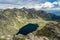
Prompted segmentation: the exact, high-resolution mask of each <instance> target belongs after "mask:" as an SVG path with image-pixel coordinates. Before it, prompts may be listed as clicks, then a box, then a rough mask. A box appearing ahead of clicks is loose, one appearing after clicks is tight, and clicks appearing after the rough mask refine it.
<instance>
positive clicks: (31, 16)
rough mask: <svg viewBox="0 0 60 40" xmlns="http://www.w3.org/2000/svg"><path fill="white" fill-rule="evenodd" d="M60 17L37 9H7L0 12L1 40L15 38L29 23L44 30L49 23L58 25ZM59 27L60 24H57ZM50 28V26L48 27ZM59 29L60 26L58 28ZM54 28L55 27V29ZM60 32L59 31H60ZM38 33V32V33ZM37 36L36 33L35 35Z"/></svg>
mask: <svg viewBox="0 0 60 40" xmlns="http://www.w3.org/2000/svg"><path fill="white" fill-rule="evenodd" d="M59 21H60V16H58V15H55V14H52V13H47V12H45V11H43V10H35V9H26V8H22V9H16V8H14V9H6V10H1V11H0V38H4V37H2V36H7V35H10V36H13V35H14V34H15V33H17V32H18V30H19V29H20V28H21V27H23V26H24V25H26V24H28V23H37V24H38V25H39V28H38V29H37V30H41V29H42V30H43V29H45V28H44V27H46V24H47V23H49V22H53V23H58V22H59ZM57 25H58V24H57ZM48 26H50V25H48ZM56 27H58V26H56ZM53 28H54V27H53ZM58 32H59V31H58ZM37 33H38V32H37ZM33 34H36V33H33Z"/></svg>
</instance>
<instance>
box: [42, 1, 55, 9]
mask: <svg viewBox="0 0 60 40" xmlns="http://www.w3.org/2000/svg"><path fill="white" fill-rule="evenodd" d="M41 6H42V8H52V7H54V5H53V4H52V3H50V2H46V3H44V4H42V5H41Z"/></svg>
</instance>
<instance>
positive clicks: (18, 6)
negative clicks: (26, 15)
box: [0, 4, 22, 9]
mask: <svg viewBox="0 0 60 40" xmlns="http://www.w3.org/2000/svg"><path fill="white" fill-rule="evenodd" d="M21 7H22V6H20V5H12V4H0V9H7V8H9V9H12V8H21Z"/></svg>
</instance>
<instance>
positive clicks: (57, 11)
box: [45, 10, 60, 15]
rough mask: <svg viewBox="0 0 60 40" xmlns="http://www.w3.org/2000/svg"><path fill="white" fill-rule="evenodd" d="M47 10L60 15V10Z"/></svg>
mask: <svg viewBox="0 0 60 40" xmlns="http://www.w3.org/2000/svg"><path fill="white" fill-rule="evenodd" d="M45 11H46V12H49V13H53V14H56V15H60V10H45Z"/></svg>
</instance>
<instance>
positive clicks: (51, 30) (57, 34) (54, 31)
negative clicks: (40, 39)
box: [36, 23, 60, 40]
mask: <svg viewBox="0 0 60 40" xmlns="http://www.w3.org/2000/svg"><path fill="white" fill-rule="evenodd" d="M36 35H40V36H47V37H49V39H50V40H51V39H52V40H60V26H59V23H57V24H54V23H49V24H47V25H46V26H45V27H44V28H43V29H42V30H39V31H38V32H37V34H36Z"/></svg>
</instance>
